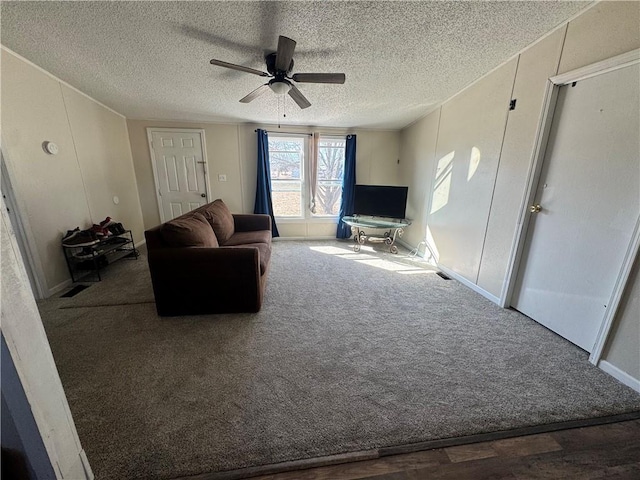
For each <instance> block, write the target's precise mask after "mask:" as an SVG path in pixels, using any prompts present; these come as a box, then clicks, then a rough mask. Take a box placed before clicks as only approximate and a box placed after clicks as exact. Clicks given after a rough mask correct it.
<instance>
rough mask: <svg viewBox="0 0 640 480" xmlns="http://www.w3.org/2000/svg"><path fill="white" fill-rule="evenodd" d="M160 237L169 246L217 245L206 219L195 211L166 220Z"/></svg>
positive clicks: (214, 235)
mask: <svg viewBox="0 0 640 480" xmlns="http://www.w3.org/2000/svg"><path fill="white" fill-rule="evenodd" d="M162 239H163V240H164V241H165V242H166V243H167V245H169V246H170V247H217V246H218V239H217V238H216V234H215V233H214V232H213V229H212V228H211V225H210V224H209V222H208V221H207V219H206V218H205V217H204V216H203V215H202V214H201V213H197V212H193V213H192V214H190V215H182V216H180V217H178V218H174V219H173V220H170V221H168V222H167V223H165V224H164V225H163V227H162Z"/></svg>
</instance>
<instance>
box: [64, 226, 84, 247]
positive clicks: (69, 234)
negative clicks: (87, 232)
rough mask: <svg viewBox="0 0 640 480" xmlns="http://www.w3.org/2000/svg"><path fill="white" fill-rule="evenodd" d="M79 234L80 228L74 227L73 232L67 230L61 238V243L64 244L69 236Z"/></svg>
mask: <svg viewBox="0 0 640 480" xmlns="http://www.w3.org/2000/svg"><path fill="white" fill-rule="evenodd" d="M78 232H80V227H76V228H74V229H73V230H67V233H66V234H65V236H64V237H62V243H64V241H65V240H66V239H67V238H69V237H70V236H71V235H75V234H76V233H78Z"/></svg>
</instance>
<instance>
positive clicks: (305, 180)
mask: <svg viewBox="0 0 640 480" xmlns="http://www.w3.org/2000/svg"><path fill="white" fill-rule="evenodd" d="M272 138H278V139H295V140H296V141H297V140H302V166H301V167H302V168H301V169H300V174H301V176H302V178H301V179H300V180H298V181H299V182H300V213H301V215H299V216H298V215H285V216H282V215H278V214H277V213H276V211H275V208H274V211H273V215H274V217H275V218H276V220H277V221H278V223H287V222H299V221H300V220H307V219H308V217H307V211H308V210H309V205H308V203H309V193H308V192H309V175H308V169H309V166H308V163H309V160H308V159H309V147H310V142H309V134H307V133H270V134H269V140H271V139H272ZM271 160H272V159H271V149H270V148H269V166H270V167H271V164H272V162H271ZM269 177H270V183H271V197H272V198H273V193H274V189H273V182H274V179H273V178H271V168H269Z"/></svg>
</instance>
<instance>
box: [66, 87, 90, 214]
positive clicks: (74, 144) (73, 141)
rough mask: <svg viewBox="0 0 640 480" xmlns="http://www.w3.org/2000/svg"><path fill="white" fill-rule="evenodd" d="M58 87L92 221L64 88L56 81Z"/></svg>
mask: <svg viewBox="0 0 640 480" xmlns="http://www.w3.org/2000/svg"><path fill="white" fill-rule="evenodd" d="M58 86H59V87H60V95H61V96H62V105H64V113H65V115H66V117H67V125H69V133H70V134H71V143H73V151H74V153H75V154H76V163H77V164H78V171H79V172H80V180H81V181H82V188H83V190H84V200H85V202H87V210H89V219H90V220H91V221H92V222H93V212H92V211H91V205H90V203H89V194H88V193H87V182H86V181H85V179H84V174H83V173H82V165H80V156H79V155H78V147H77V146H76V138H75V135H74V134H73V127H72V126H71V118H70V117H69V109H68V108H67V101H66V100H65V98H64V90H63V89H62V84H61V83H60V82H58Z"/></svg>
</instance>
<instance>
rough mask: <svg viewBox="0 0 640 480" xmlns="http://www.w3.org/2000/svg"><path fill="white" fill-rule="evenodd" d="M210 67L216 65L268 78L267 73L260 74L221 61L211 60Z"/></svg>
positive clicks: (256, 71) (257, 71) (258, 71)
mask: <svg viewBox="0 0 640 480" xmlns="http://www.w3.org/2000/svg"><path fill="white" fill-rule="evenodd" d="M209 63H210V64H211V65H217V66H219V67H224V68H230V69H232V70H240V71H241V72H246V73H253V74H254V75H260V76H261V77H270V76H271V75H269V74H268V73H267V72H261V71H260V70H255V69H253V68H249V67H243V66H242V65H236V64H235V63H229V62H223V61H222V60H216V59H215V58H214V59H211V61H210V62H209Z"/></svg>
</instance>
